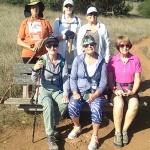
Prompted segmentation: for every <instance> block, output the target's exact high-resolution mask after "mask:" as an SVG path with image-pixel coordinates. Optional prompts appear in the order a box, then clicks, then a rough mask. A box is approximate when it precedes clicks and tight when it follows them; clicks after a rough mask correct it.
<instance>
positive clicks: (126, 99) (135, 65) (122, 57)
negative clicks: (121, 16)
mask: <svg viewBox="0 0 150 150" xmlns="http://www.w3.org/2000/svg"><path fill="white" fill-rule="evenodd" d="M131 47H132V44H131V42H130V40H129V38H128V37H125V36H120V37H119V38H118V39H117V41H116V48H117V49H118V51H119V53H118V54H117V55H115V56H113V57H112V58H111V59H110V61H109V63H108V84H109V87H110V88H111V90H112V91H113V94H112V97H111V99H112V100H113V103H114V107H113V117H114V126H115V136H114V144H115V145H116V146H119V147H121V146H122V144H127V143H128V142H129V140H128V134H127V130H128V128H129V126H130V125H131V123H132V121H133V119H134V118H135V116H136V114H137V111H138V107H139V96H138V89H139V86H140V82H141V71H142V68H141V64H140V61H139V59H138V58H137V57H136V56H135V55H132V54H131V53H130V52H129V51H130V49H131ZM125 103H127V104H128V109H127V112H126V114H125V120H124V124H123V129H121V125H122V120H123V109H124V105H125Z"/></svg>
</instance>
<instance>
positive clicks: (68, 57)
mask: <svg viewBox="0 0 150 150" xmlns="http://www.w3.org/2000/svg"><path fill="white" fill-rule="evenodd" d="M72 44H73V39H70V43H69V46H68V55H67V62H68V64H70V54H71V51H72Z"/></svg>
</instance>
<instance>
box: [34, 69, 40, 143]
mask: <svg viewBox="0 0 150 150" xmlns="http://www.w3.org/2000/svg"><path fill="white" fill-rule="evenodd" d="M41 72H42V69H40V70H39V73H38V82H37V91H36V103H35V113H34V121H33V132H32V143H34V134H35V123H36V115H37V104H38V95H39V87H40V75H41Z"/></svg>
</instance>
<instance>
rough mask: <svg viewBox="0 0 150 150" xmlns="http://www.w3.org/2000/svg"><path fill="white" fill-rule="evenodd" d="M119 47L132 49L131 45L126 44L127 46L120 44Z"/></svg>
mask: <svg viewBox="0 0 150 150" xmlns="http://www.w3.org/2000/svg"><path fill="white" fill-rule="evenodd" d="M119 47H120V48H124V47H126V48H131V44H126V45H125V44H120V45H119Z"/></svg>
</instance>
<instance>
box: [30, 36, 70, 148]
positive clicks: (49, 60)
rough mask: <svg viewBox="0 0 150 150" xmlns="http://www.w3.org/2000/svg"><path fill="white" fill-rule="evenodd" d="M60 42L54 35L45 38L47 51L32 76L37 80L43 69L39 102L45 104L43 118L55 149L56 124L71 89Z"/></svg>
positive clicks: (49, 141) (51, 146)
mask: <svg viewBox="0 0 150 150" xmlns="http://www.w3.org/2000/svg"><path fill="white" fill-rule="evenodd" d="M58 44H59V42H58V40H57V38H55V37H53V36H52V37H48V38H47V39H46V40H45V47H46V50H47V53H46V54H44V55H42V57H41V58H40V59H39V61H37V63H36V64H35V66H34V69H33V71H32V76H31V78H32V80H33V81H35V82H37V80H38V74H39V70H41V71H40V72H41V73H40V87H39V93H38V103H40V104H41V105H42V106H43V118H44V125H45V130H46V134H47V138H48V145H49V149H55V150H57V149H58V146H57V145H56V142H55V138H56V137H55V133H56V131H55V126H56V125H58V123H59V121H60V118H61V115H62V114H63V113H64V111H65V110H66V108H67V105H66V104H65V103H68V102H69V99H68V94H69V89H70V88H69V77H68V68H67V63H66V61H65V59H64V58H63V57H62V56H61V55H60V54H58V53H57V52H58ZM41 59H42V60H41ZM37 91H38V90H37Z"/></svg>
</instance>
